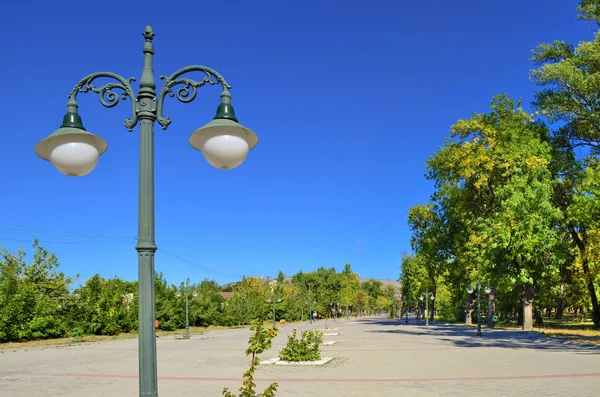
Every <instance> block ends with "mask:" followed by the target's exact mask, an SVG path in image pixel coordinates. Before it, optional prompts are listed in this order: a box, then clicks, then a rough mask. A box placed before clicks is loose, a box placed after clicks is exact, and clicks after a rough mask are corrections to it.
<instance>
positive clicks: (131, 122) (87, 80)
mask: <svg viewBox="0 0 600 397" xmlns="http://www.w3.org/2000/svg"><path fill="white" fill-rule="evenodd" d="M103 77H107V78H111V79H114V80H117V81H118V83H115V82H110V83H107V84H104V85H102V86H100V87H96V86H94V85H93V84H92V83H93V82H94V80H96V79H98V78H103ZM133 81H135V78H134V77H130V78H129V79H125V78H124V77H121V76H119V75H118V74H115V73H110V72H98V73H93V74H90V75H89V76H86V77H84V78H83V79H81V81H79V83H77V84H76V85H75V87H74V88H73V90H72V91H71V93H70V94H69V98H73V99H75V98H76V97H77V94H78V93H80V92H82V93H86V92H89V91H92V92H95V93H96V94H98V95H99V96H100V103H101V104H102V105H103V106H105V107H107V108H112V107H115V106H117V104H118V103H119V100H120V99H123V100H125V99H126V98H127V97H129V98H130V99H131V118H130V119H125V123H124V125H125V128H127V130H128V131H131V130H133V127H135V125H136V124H137V122H138V117H137V111H136V98H135V93H134V92H133V88H131V82H133ZM115 88H116V89H119V90H122V91H123V92H122V93H121V94H120V95H119V94H118V93H116V92H114V91H113V89H115Z"/></svg>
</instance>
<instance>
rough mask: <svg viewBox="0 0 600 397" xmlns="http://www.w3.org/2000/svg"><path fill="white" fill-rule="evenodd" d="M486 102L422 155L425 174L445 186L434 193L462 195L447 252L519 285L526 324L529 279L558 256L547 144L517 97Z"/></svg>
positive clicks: (484, 275) (473, 271) (477, 270)
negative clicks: (436, 148) (429, 156)
mask: <svg viewBox="0 0 600 397" xmlns="http://www.w3.org/2000/svg"><path fill="white" fill-rule="evenodd" d="M491 108H492V110H491V111H490V112H489V113H487V114H475V115H474V116H472V117H471V118H470V119H468V120H459V122H458V123H456V124H455V125H454V126H453V127H452V129H451V132H452V135H451V139H450V140H449V141H448V143H447V144H446V146H445V147H443V148H442V149H440V151H439V152H438V153H436V154H435V156H434V157H433V158H432V159H430V160H429V163H428V166H429V171H430V174H429V175H430V177H431V178H432V179H434V180H435V181H436V185H437V186H438V187H442V188H443V189H444V188H445V187H446V186H445V185H449V187H450V189H447V188H446V189H445V192H444V194H442V195H440V196H438V197H441V198H443V199H446V198H447V197H448V192H449V193H450V194H454V195H455V196H457V197H458V200H460V201H462V203H461V204H460V205H459V207H458V208H461V209H462V210H463V211H464V212H462V213H456V212H454V213H452V215H453V216H457V217H458V220H455V221H454V223H457V222H456V221H458V223H462V224H463V225H462V227H461V228H459V230H462V233H458V234H456V235H455V236H454V237H458V238H460V240H459V241H455V243H454V247H455V248H456V247H461V248H459V249H458V250H457V251H456V252H455V255H454V256H455V257H461V256H462V257H463V258H460V260H462V261H464V260H465V259H466V260H467V261H468V262H470V269H469V274H470V277H471V279H472V280H473V281H475V280H487V281H492V282H494V281H496V282H498V281H497V280H498V278H500V277H503V278H508V279H509V280H510V282H511V283H512V285H513V288H518V289H520V290H521V291H522V302H523V327H524V329H532V327H533V322H532V321H533V320H532V318H533V298H534V292H535V286H536V283H539V282H540V281H541V280H542V279H543V278H544V277H546V276H547V275H548V274H550V273H552V272H554V271H556V264H557V261H558V260H559V258H556V256H555V255H554V252H555V251H554V248H555V247H556V245H557V241H558V236H557V234H556V230H555V226H556V224H557V222H558V221H559V219H560V217H561V214H560V212H559V211H558V210H557V209H556V208H555V207H554V205H553V204H552V193H553V190H552V179H551V173H550V171H549V163H550V159H551V153H552V151H551V147H550V145H549V143H548V133H547V128H546V127H545V126H544V125H543V124H541V123H536V122H534V121H533V120H532V119H531V116H530V115H529V114H528V113H526V112H525V111H524V110H523V109H522V107H521V105H520V104H515V102H514V101H513V100H512V99H510V98H508V97H507V96H505V95H499V96H496V97H495V98H494V101H493V102H492V104H491ZM458 200H456V199H455V202H456V201H458ZM446 208H447V206H446ZM465 231H466V233H465ZM456 243H458V244H456Z"/></svg>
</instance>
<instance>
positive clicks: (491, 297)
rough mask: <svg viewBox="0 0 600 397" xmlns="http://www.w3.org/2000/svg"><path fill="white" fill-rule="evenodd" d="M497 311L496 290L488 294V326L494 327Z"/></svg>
mask: <svg viewBox="0 0 600 397" xmlns="http://www.w3.org/2000/svg"><path fill="white" fill-rule="evenodd" d="M495 311H496V291H494V290H492V292H490V293H489V294H488V314H487V327H488V328H494V312H495Z"/></svg>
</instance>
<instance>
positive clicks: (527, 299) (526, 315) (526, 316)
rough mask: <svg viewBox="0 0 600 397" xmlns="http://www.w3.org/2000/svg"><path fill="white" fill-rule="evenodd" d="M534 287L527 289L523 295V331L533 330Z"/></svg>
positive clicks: (529, 286)
mask: <svg viewBox="0 0 600 397" xmlns="http://www.w3.org/2000/svg"><path fill="white" fill-rule="evenodd" d="M533 293H534V287H533V285H531V284H530V285H528V286H527V287H525V293H524V294H523V331H532V330H533Z"/></svg>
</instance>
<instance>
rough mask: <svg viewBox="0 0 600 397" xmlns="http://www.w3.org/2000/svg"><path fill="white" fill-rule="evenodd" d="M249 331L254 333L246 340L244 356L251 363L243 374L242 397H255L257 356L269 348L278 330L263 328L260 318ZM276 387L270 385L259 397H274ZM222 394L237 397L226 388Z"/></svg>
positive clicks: (275, 384) (225, 396)
mask: <svg viewBox="0 0 600 397" xmlns="http://www.w3.org/2000/svg"><path fill="white" fill-rule="evenodd" d="M250 330H251V331H254V333H253V334H251V335H250V339H249V340H248V345H249V346H248V348H247V349H246V356H251V361H250V368H248V370H247V371H246V372H244V375H243V379H244V380H243V382H242V386H241V387H240V388H239V391H240V393H241V394H240V395H241V396H242V397H256V392H255V391H254V388H255V387H256V383H254V374H255V373H256V367H257V366H258V364H259V363H260V359H259V358H258V355H259V354H261V353H263V352H264V351H265V350H267V349H269V348H270V347H271V344H272V342H273V338H275V336H277V333H278V330H277V329H275V328H268V327H265V326H264V322H263V320H262V318H261V319H259V320H257V321H256V323H255V324H254V325H253V326H252V327H251V328H250ZM277 386H278V385H277V383H276V382H274V383H271V384H270V385H269V386H268V387H267V388H266V389H265V391H263V393H262V394H261V396H262V397H274V396H275V392H276V391H277ZM222 394H223V396H224V397H238V396H236V395H235V394H233V393H232V392H230V391H229V389H228V388H224V389H223V393H222Z"/></svg>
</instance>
